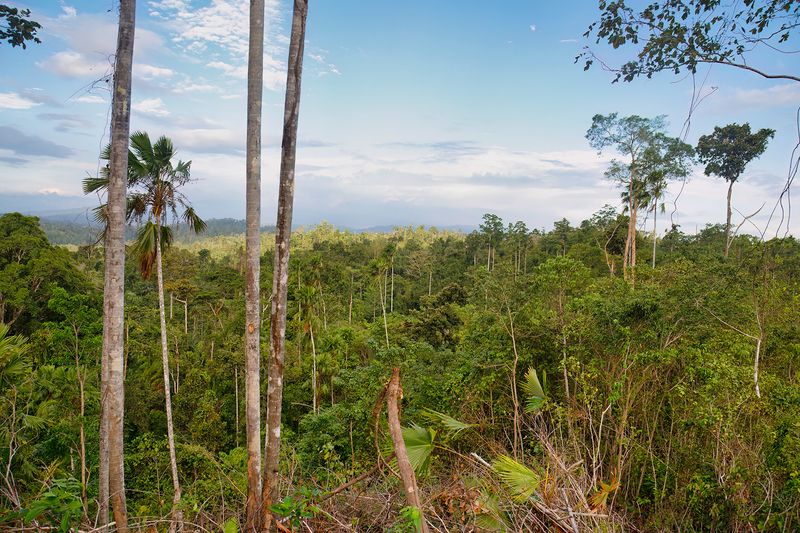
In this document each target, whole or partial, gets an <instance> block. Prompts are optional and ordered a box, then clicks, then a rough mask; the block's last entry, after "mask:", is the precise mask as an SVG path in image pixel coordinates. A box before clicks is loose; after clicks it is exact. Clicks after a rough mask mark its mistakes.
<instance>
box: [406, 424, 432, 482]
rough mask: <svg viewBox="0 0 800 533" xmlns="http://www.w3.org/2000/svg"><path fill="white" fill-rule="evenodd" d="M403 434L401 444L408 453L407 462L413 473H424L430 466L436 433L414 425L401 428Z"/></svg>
mask: <svg viewBox="0 0 800 533" xmlns="http://www.w3.org/2000/svg"><path fill="white" fill-rule="evenodd" d="M401 430H402V432H403V442H404V443H405V445H406V452H408V460H409V462H410V463H411V467H412V468H413V469H414V472H417V473H420V472H425V471H426V470H427V469H428V466H429V464H430V456H431V452H432V451H433V441H434V439H435V438H436V431H434V430H432V429H430V428H424V427H421V426H418V425H416V424H412V425H411V427H408V428H405V427H404V428H401Z"/></svg>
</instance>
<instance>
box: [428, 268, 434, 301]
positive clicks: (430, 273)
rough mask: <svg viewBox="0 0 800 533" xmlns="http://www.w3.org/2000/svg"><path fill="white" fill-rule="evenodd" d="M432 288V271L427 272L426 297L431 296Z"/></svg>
mask: <svg viewBox="0 0 800 533" xmlns="http://www.w3.org/2000/svg"><path fill="white" fill-rule="evenodd" d="M432 287H433V270H430V271H428V296H430V295H431V288H432Z"/></svg>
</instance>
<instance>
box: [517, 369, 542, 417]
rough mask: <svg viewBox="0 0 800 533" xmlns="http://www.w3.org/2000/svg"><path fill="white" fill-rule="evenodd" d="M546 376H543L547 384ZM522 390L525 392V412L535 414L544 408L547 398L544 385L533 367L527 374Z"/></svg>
mask: <svg viewBox="0 0 800 533" xmlns="http://www.w3.org/2000/svg"><path fill="white" fill-rule="evenodd" d="M546 376H547V375H546V374H544V375H543V379H544V381H545V383H547V380H546ZM522 390H523V391H524V392H525V411H526V412H528V413H534V412H536V411H538V410H539V409H541V408H542V405H544V402H545V400H546V399H547V396H545V393H544V389H543V388H542V384H541V383H540V382H539V376H538V375H537V374H536V369H535V368H533V367H530V368H528V371H527V372H525V380H524V381H523V382H522Z"/></svg>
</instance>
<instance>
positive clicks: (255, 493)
mask: <svg viewBox="0 0 800 533" xmlns="http://www.w3.org/2000/svg"><path fill="white" fill-rule="evenodd" d="M263 81H264V0H251V2H250V44H249V51H248V60H247V168H246V172H247V178H246V179H247V192H246V200H245V201H246V209H247V215H246V218H247V229H246V235H245V248H246V250H245V254H246V263H247V267H246V272H247V274H246V279H247V285H246V287H245V315H246V316H245V321H246V322H247V325H246V327H245V420H246V425H245V427H246V433H247V503H246V510H245V531H247V532H248V533H250V532H253V531H258V530H259V529H260V523H259V522H260V516H261V513H260V509H259V503H260V501H261V397H260V389H261V376H260V373H261V293H260V288H261V287H260V282H261V265H260V260H261V236H260V228H261V105H262V97H263V90H264V89H263V87H264V82H263ZM273 305H274V304H273Z"/></svg>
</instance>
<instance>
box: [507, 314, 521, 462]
mask: <svg viewBox="0 0 800 533" xmlns="http://www.w3.org/2000/svg"><path fill="white" fill-rule="evenodd" d="M508 324H509V328H508V334H509V335H510V336H511V348H512V349H513V350H514V363H513V365H512V366H511V401H512V402H513V403H514V459H517V460H519V456H520V455H521V454H522V427H521V425H520V416H519V396H518V393H517V365H518V364H519V352H517V336H516V333H515V331H514V317H513V315H512V314H511V308H510V307H509V308H508Z"/></svg>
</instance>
